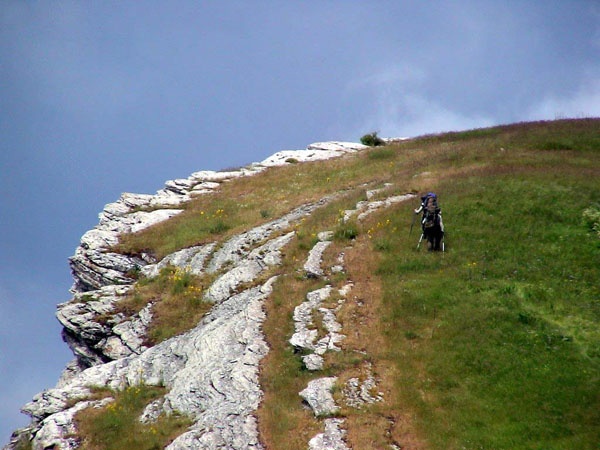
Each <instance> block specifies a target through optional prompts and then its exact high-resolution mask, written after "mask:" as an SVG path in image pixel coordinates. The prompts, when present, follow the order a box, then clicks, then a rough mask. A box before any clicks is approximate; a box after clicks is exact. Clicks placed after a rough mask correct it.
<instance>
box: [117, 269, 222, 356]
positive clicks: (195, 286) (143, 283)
mask: <svg viewBox="0 0 600 450" xmlns="http://www.w3.org/2000/svg"><path fill="white" fill-rule="evenodd" d="M214 278H215V276H214V275H205V276H203V277H198V276H194V275H192V274H191V273H190V272H189V271H188V270H182V269H179V268H176V267H173V266H168V267H166V268H164V269H163V270H162V271H161V272H160V274H159V275H158V276H156V277H154V278H142V279H140V280H139V281H138V282H137V283H136V284H135V286H134V289H133V291H132V292H131V293H130V294H128V295H127V297H125V298H124V299H122V300H120V301H119V303H118V304H117V307H116V309H115V311H114V314H117V313H124V314H125V315H127V316H132V315H134V314H136V313H138V312H139V311H140V310H141V309H142V308H144V307H145V306H146V305H147V304H148V302H150V301H154V306H153V307H152V322H151V323H150V325H149V327H148V329H147V331H146V343H147V344H148V345H156V344H158V343H159V342H162V341H164V340H165V339H168V338H170V337H172V336H175V335H177V334H180V333H183V332H185V331H187V330H189V329H191V328H193V327H194V326H196V324H197V323H198V322H199V321H200V319H201V318H202V317H203V316H204V314H206V312H208V311H209V310H210V308H211V307H212V304H210V303H207V302H204V301H203V300H202V295H203V292H204V290H205V289H206V288H207V287H208V286H209V285H210V283H211V282H212V281H213V280H214Z"/></svg>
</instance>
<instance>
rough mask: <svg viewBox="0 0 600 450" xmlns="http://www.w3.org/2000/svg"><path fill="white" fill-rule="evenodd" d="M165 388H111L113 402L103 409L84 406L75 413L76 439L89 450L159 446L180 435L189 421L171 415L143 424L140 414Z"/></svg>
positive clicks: (120, 449)
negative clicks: (84, 407)
mask: <svg viewBox="0 0 600 450" xmlns="http://www.w3.org/2000/svg"><path fill="white" fill-rule="evenodd" d="M164 393H165V388H162V387H157V386H146V385H143V384H142V385H139V386H129V387H128V388H126V389H124V390H123V391H112V392H111V397H113V398H114V402H111V403H109V404H108V405H107V406H105V407H103V408H93V407H92V408H86V409H84V410H82V411H80V412H79V413H77V414H76V415H75V423H76V426H77V430H78V438H79V439H81V441H82V444H83V447H84V448H86V449H91V450H122V449H125V448H131V449H133V448H135V449H147V450H150V449H160V448H164V447H166V446H167V445H168V444H169V443H170V442H171V441H172V440H173V439H174V438H175V437H177V436H178V435H179V434H181V433H182V432H183V431H184V430H185V429H186V428H187V427H188V426H189V425H191V420H190V419H188V418H187V417H184V416H181V415H178V414H172V415H170V416H168V417H167V416H164V415H163V416H161V417H159V419H158V420H157V421H156V422H154V423H151V424H142V423H141V422H140V421H139V417H140V415H141V414H142V411H143V410H144V408H145V407H146V405H148V404H149V403H150V402H151V401H153V400H156V399H158V398H160V397H161V396H163V395H164Z"/></svg>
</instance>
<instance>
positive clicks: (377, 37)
mask: <svg viewBox="0 0 600 450" xmlns="http://www.w3.org/2000/svg"><path fill="white" fill-rule="evenodd" d="M0 42H1V43H2V44H1V45H0V180H1V181H0V194H1V195H2V200H3V205H2V208H1V209H0V224H1V227H2V228H1V231H2V232H1V233H0V258H1V260H0V267H1V268H2V270H1V271H0V398H2V402H0V443H2V442H5V441H6V440H7V439H8V436H9V434H10V431H11V430H12V429H14V428H15V427H17V426H21V425H24V424H25V423H27V421H28V420H27V418H26V417H25V416H22V415H20V414H19V412H18V409H19V407H20V406H21V405H22V404H24V403H25V402H27V401H28V400H29V399H30V398H31V397H32V396H33V395H34V394H35V393H37V392H38V391H40V390H42V389H43V388H46V387H51V386H53V385H54V383H55V382H56V380H57V378H58V376H59V373H60V371H61V369H62V367H63V366H64V364H65V363H66V362H67V361H68V360H69V359H70V358H71V355H70V352H69V350H68V348H67V347H66V345H65V344H64V343H62V341H61V338H60V327H59V326H58V323H57V321H56V319H55V318H54V317H53V315H54V310H55V305H56V303H58V302H62V301H66V300H68V299H69V298H70V295H69V293H68V288H69V287H70V285H71V278H70V273H69V268H68V265H67V258H68V257H69V256H70V255H72V254H73V252H74V249H75V247H76V245H77V243H78V241H79V238H80V236H81V235H82V234H83V233H84V232H85V231H86V230H88V229H90V228H92V227H93V226H94V225H95V224H96V223H97V214H98V212H100V210H101V209H102V207H103V205H104V204H106V203H108V202H111V201H114V200H116V199H117V198H118V197H119V195H120V194H121V192H124V191H128V192H146V193H152V192H154V191H156V190H157V189H159V188H161V187H162V184H163V183H164V181H165V180H167V179H172V178H180V177H186V176H187V175H189V174H190V173H191V172H193V171H196V170H201V169H219V168H224V167H230V166H237V165H240V164H244V163H248V162H252V161H257V160H260V159H263V158H265V157H266V156H268V155H270V154H272V153H274V152H275V151H278V150H283V149H297V148H304V147H305V146H306V145H308V144H310V143H311V142H315V141H320V140H334V139H335V140H357V139H358V138H359V137H360V136H361V135H362V134H364V133H366V132H370V131H373V130H379V131H380V134H381V135H383V136H414V135H418V134H422V133H428V132H438V131H446V130H457V129H465V128H473V127H482V126H487V125H492V124H498V123H509V122H515V121H523V120H533V119H554V118H557V117H582V116H599V115H600V7H599V6H598V3H597V2H595V1H584V0H580V1H576V0H573V1H569V2H564V1H546V0H545V1H521V2H520V1H454V2H437V1H432V2H423V1H403V2H398V1H371V2H366V1H364V2H359V1H337V2H335V1H311V2H297V1H293V2H292V1H282V2H262V1H239V2H203V1H177V2H153V1H147V2H143V3H142V2H135V1H119V2H97V1H90V2H74V1H73V2H69V1H56V2H41V1H32V2H23V1H11V0H5V1H3V2H1V3H0Z"/></svg>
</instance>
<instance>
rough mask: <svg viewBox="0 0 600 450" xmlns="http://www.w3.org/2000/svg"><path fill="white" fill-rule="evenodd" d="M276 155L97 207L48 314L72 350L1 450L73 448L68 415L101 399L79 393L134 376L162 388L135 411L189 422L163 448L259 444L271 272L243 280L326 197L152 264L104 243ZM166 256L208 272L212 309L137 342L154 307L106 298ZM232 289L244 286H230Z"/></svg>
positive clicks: (322, 152) (271, 262) (327, 154)
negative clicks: (190, 323) (171, 332)
mask: <svg viewBox="0 0 600 450" xmlns="http://www.w3.org/2000/svg"><path fill="white" fill-rule="evenodd" d="M362 148H363V146H362V145H360V144H351V143H320V144H313V145H312V146H310V148H309V149H308V150H304V151H296V153H294V156H293V158H294V159H295V161H288V162H285V161H284V162H283V163H284V164H292V163H296V162H298V161H312V160H317V159H327V158H331V157H336V156H340V155H342V154H345V153H353V152H355V151H358V150H360V149H362ZM281 164H282V162H281V161H280V158H271V159H269V158H267V160H265V161H263V162H262V163H260V164H252V165H250V166H248V167H245V168H242V169H239V170H234V171H229V172H213V171H201V172H195V173H193V174H192V175H191V176H190V177H188V178H186V179H178V180H172V181H168V182H167V183H166V184H165V187H164V189H161V190H160V191H158V192H157V193H156V194H155V195H146V194H128V193H125V194H123V195H122V196H121V198H120V199H119V200H118V201H117V202H115V203H111V204H108V205H106V207H105V208H104V210H103V211H102V213H101V214H100V222H99V224H98V226H96V227H95V228H94V229H93V230H90V231H88V232H87V233H85V234H84V236H83V237H82V239H81V244H80V246H79V247H78V248H77V249H76V252H75V255H74V256H73V257H72V258H71V259H70V265H71V269H72V273H73V277H74V285H73V287H72V292H73V293H74V298H73V299H72V300H71V301H70V302H66V303H63V304H61V305H59V308H58V313H57V316H58V318H59V321H60V322H61V324H62V325H63V326H64V332H63V335H64V336H65V340H66V341H67V343H68V344H69V345H70V347H71V348H72V350H73V352H74V353H75V356H76V359H75V360H73V361H72V362H70V363H69V364H68V365H67V367H66V368H65V370H64V372H63V375H62V376H61V379H60V380H59V382H58V383H57V385H56V387H55V388H53V389H49V390H46V391H44V392H42V393H40V394H38V395H36V396H35V397H34V399H33V401H32V402H30V403H28V404H27V405H25V407H24V408H23V411H24V412H26V413H27V414H29V415H30V416H31V417H32V423H31V425H30V426H28V427H26V428H25V429H23V430H18V431H17V432H16V433H15V434H14V435H13V438H12V439H11V443H9V445H8V446H7V447H5V448H7V449H14V448H16V447H17V445H19V444H18V442H19V441H20V440H21V439H22V438H23V437H25V436H28V437H30V438H31V444H32V446H33V448H34V449H36V450H37V449H44V448H57V449H63V448H76V447H77V446H78V445H79V444H80V442H79V441H78V440H77V439H76V438H75V437H74V432H75V431H76V430H75V429H74V425H73V416H74V415H75V414H76V413H77V412H78V411H80V410H81V409H83V408H85V407H93V406H94V405H95V406H100V405H102V403H93V402H88V400H86V398H87V397H88V396H89V395H90V386H107V387H110V388H114V389H122V388H124V387H125V386H128V385H135V384H138V383H140V382H143V383H146V384H148V385H158V384H164V385H165V386H166V387H167V389H168V393H167V394H166V395H165V397H164V398H163V399H161V400H160V401H157V402H153V403H152V404H151V405H149V406H148V407H147V408H146V410H145V411H144V414H143V415H142V418H141V419H142V420H144V421H147V422H151V421H153V420H155V419H156V418H157V417H158V416H159V415H160V414H169V413H172V412H173V411H177V412H180V413H183V414H186V415H188V416H190V417H191V418H192V419H193V425H192V426H191V427H190V428H189V429H188V431H187V432H185V433H184V434H182V435H181V436H179V437H178V438H177V439H175V440H174V441H173V442H172V443H171V444H170V446H169V447H168V448H171V449H184V448H186V449H188V448H207V449H212V448H215V449H216V448H234V449H237V448H240V449H241V448H261V446H260V443H259V439H258V432H257V426H256V420H255V418H254V416H253V412H254V411H255V410H256V408H257V406H258V403H259V401H260V399H261V396H262V392H261V389H260V386H259V384H258V363H259V361H260V360H261V358H262V357H264V355H265V354H266V352H267V351H268V348H267V345H266V343H265V341H264V338H263V335H262V331H261V324H262V322H263V320H264V312H263V303H264V301H265V299H266V298H267V296H268V295H269V293H270V292H271V286H272V283H273V282H274V280H275V278H270V279H269V280H268V281H266V282H261V283H262V284H259V285H257V286H254V287H247V286H248V285H250V286H252V284H256V283H257V282H258V281H259V280H258V278H259V277H260V276H261V274H263V273H264V272H265V270H266V269H267V268H268V267H271V266H275V265H277V264H279V263H280V258H281V256H280V252H281V250H282V249H283V248H284V246H285V245H286V244H287V243H288V242H289V241H290V239H291V238H292V237H293V234H294V233H293V232H290V228H291V227H292V225H293V224H294V223H296V222H298V220H299V219H300V218H302V217H305V216H307V215H309V214H310V213H311V212H312V211H314V210H315V209H316V208H319V207H320V206H322V205H324V204H326V203H328V202H329V201H331V200H332V199H333V198H335V196H329V197H326V198H324V199H322V200H321V201H319V202H315V203H312V204H308V205H304V206H302V207H299V208H297V209H295V210H293V211H291V212H290V213H289V214H287V215H285V216H283V217H281V218H279V219H276V220H273V221H271V222H269V223H267V224H264V225H261V226H259V227H255V228H253V229H251V230H249V231H247V232H245V233H242V234H240V235H237V236H234V237H232V238H230V239H229V240H228V241H227V242H225V243H224V244H223V245H222V246H221V247H220V248H218V250H216V251H215V249H216V248H217V243H210V244H207V245H204V246H198V247H192V248H189V249H182V250H180V251H178V252H175V253H173V254H171V255H168V256H167V257H165V258H164V259H163V260H162V261H155V260H154V259H153V258H152V257H151V256H149V255H146V254H141V255H138V256H135V257H132V256H128V255H121V254H117V253H113V252H111V251H110V248H112V247H113V246H114V245H116V244H117V243H118V239H119V235H120V234H122V233H131V232H137V231H140V230H142V229H144V228H147V227H149V226H151V225H154V224H157V223H159V222H162V221H164V220H168V219H169V218H171V217H174V216H176V215H177V214H180V213H181V212H182V211H183V208H182V207H181V206H182V204H183V203H184V202H186V201H189V200H190V199H192V198H193V197H194V196H196V195H206V194H209V193H211V192H214V191H215V190H217V189H219V186H220V185H221V184H222V183H225V182H228V181H229V180H232V179H235V178H238V177H242V176H252V175H255V174H257V173H259V172H261V171H263V170H265V169H266V168H267V167H269V166H274V165H281ZM169 265H171V266H176V267H180V268H186V269H188V270H190V271H191V272H192V273H194V274H196V275H199V274H203V273H206V272H209V273H215V274H218V277H217V279H216V281H215V283H214V284H213V285H212V286H211V288H209V290H208V292H207V297H206V300H209V301H212V302H214V303H215V306H214V307H213V309H212V310H211V311H210V312H209V313H207V314H206V315H205V317H204V318H203V319H202V320H201V321H200V323H199V324H198V325H197V326H196V327H195V328H193V329H192V330H190V331H188V332H187V333H184V334H182V335H179V336H176V337H173V338H171V339H168V340H166V341H163V342H161V343H160V344H158V345H156V346H153V347H151V348H147V347H146V346H144V343H143V342H144V339H143V338H144V335H145V330H146V327H147V325H148V324H149V322H150V321H151V319H152V304H149V305H147V306H146V307H145V308H143V309H142V311H140V312H139V313H138V314H136V315H134V316H132V317H126V316H125V315H123V314H121V313H115V310H116V306H117V304H118V302H119V301H120V299H121V298H122V297H123V296H124V295H126V294H127V292H128V291H129V290H130V289H131V286H132V285H133V284H134V282H135V279H134V276H132V275H134V274H137V273H141V274H142V275H144V276H146V277H154V276H157V275H158V274H159V273H160V271H161V269H163V268H165V267H167V266H169ZM263 281H264V278H263ZM242 286H246V288H243V290H242V291H241V292H240V291H239V290H240V289H241V288H242ZM106 401H110V400H106Z"/></svg>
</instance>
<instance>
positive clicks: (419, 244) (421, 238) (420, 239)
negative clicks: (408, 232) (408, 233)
mask: <svg viewBox="0 0 600 450" xmlns="http://www.w3.org/2000/svg"><path fill="white" fill-rule="evenodd" d="M423 234H424V233H421V237H420V238H419V243H418V244H417V250H419V247H420V246H421V241H422V240H423Z"/></svg>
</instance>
